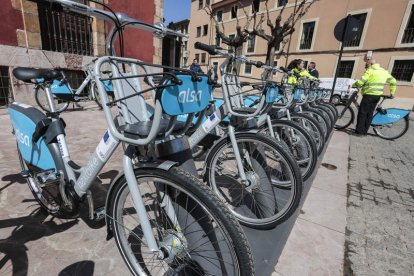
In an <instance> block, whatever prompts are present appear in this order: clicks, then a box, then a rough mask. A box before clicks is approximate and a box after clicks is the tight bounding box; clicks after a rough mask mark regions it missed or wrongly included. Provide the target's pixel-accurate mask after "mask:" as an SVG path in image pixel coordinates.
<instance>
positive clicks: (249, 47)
mask: <svg viewBox="0 0 414 276" xmlns="http://www.w3.org/2000/svg"><path fill="white" fill-rule="evenodd" d="M255 43H256V37H255V36H254V35H253V36H249V38H248V39H247V52H248V53H253V52H254V45H255Z"/></svg>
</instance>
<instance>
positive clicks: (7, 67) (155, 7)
mask: <svg viewBox="0 0 414 276" xmlns="http://www.w3.org/2000/svg"><path fill="white" fill-rule="evenodd" d="M76 1H77V2H80V3H84V4H87V5H90V6H93V7H97V8H100V9H102V7H101V6H100V5H98V4H95V3H92V2H89V1H87V0H76ZM101 1H104V2H105V4H107V5H108V6H109V7H111V9H112V10H114V11H116V12H124V13H126V14H127V15H128V16H130V17H132V18H135V19H138V20H140V21H143V22H147V23H151V24H153V23H155V22H159V21H162V18H163V0H155V1H145V3H142V2H141V1H135V0H127V1H122V3H121V1H117V0H101ZM0 18H2V21H3V24H2V27H1V28H0V108H5V107H6V106H7V103H9V102H10V101H12V100H16V101H22V102H25V103H28V104H35V101H34V97H33V86H32V85H27V84H25V83H22V82H20V81H17V80H16V79H15V78H14V77H13V76H12V74H11V72H12V70H13V68H15V67H17V66H26V67H39V68H62V69H64V70H66V72H67V73H69V76H70V77H71V78H73V79H74V80H73V83H74V84H75V85H76V84H79V83H80V82H81V81H82V78H83V71H82V70H83V69H84V68H85V66H86V65H87V64H88V63H90V62H91V61H92V60H93V59H94V58H95V57H98V56H102V55H105V39H106V35H105V34H106V33H107V31H108V29H109V27H110V26H109V24H108V23H105V22H103V21H102V20H96V19H95V18H91V17H88V16H84V15H79V14H76V13H73V12H69V11H65V10H62V9H60V8H59V7H58V6H51V5H50V4H38V3H35V2H31V1H28V0H4V1H2V9H0ZM137 42H138V43H137ZM138 46H139V47H138ZM161 48H162V43H161V42H160V40H159V39H157V38H153V36H152V34H150V33H147V32H143V31H139V30H133V29H131V30H127V31H126V34H125V55H126V56H128V57H134V58H138V59H141V60H144V61H147V62H154V63H160V62H161V54H162V49H161Z"/></svg>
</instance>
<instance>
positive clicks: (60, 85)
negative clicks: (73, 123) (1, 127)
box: [34, 65, 114, 112]
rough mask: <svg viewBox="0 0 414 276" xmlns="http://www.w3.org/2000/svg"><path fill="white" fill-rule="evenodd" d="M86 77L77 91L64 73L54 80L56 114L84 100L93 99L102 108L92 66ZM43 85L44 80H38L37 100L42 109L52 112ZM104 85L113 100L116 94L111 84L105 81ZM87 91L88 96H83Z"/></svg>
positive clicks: (36, 86) (53, 91)
mask: <svg viewBox="0 0 414 276" xmlns="http://www.w3.org/2000/svg"><path fill="white" fill-rule="evenodd" d="M104 73H109V71H106V72H104ZM85 75H86V77H85V79H84V81H83V82H82V84H81V85H80V86H79V87H78V88H77V89H73V88H72V87H71V86H70V84H69V82H68V80H67V78H66V76H65V73H64V72H63V71H61V78H60V79H55V80H53V82H52V84H51V87H50V88H51V91H52V94H53V100H54V103H55V107H56V112H63V111H65V110H66V109H67V108H68V107H69V104H70V103H71V102H74V103H75V104H77V105H78V103H79V102H80V101H81V100H84V99H92V100H94V101H95V102H96V104H97V105H98V106H99V107H100V108H102V104H101V100H100V97H99V94H98V93H96V91H97V88H96V84H95V80H94V76H93V69H92V68H91V66H90V65H88V67H87V70H86V72H85ZM43 83H44V82H43V80H42V79H39V80H37V81H36V83H35V88H34V89H35V100H36V103H37V104H38V105H39V107H40V108H41V109H43V110H44V111H46V112H51V110H50V109H49V105H48V99H47V95H46V92H45V89H44V87H43ZM104 85H105V90H106V92H107V93H108V95H109V96H111V97H112V98H113V93H114V92H113V87H112V84H111V82H110V81H105V82H104ZM85 90H89V91H88V96H86V97H85V96H81V95H82V94H84V93H85Z"/></svg>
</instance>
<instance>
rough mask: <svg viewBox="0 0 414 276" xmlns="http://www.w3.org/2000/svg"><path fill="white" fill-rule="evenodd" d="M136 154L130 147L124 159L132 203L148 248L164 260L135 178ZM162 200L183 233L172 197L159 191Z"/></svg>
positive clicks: (174, 222)
mask: <svg viewBox="0 0 414 276" xmlns="http://www.w3.org/2000/svg"><path fill="white" fill-rule="evenodd" d="M133 154H134V149H133V146H131V145H129V146H128V147H127V149H126V151H125V154H124V157H123V159H122V162H123V168H124V173H125V179H126V181H127V184H128V188H129V191H130V193H131V197H132V202H133V205H134V208H135V210H136V211H137V215H138V219H139V221H140V224H141V227H142V232H143V234H144V237H145V239H146V242H147V244H148V248H149V249H150V250H151V251H152V252H158V253H159V254H158V257H159V258H163V257H164V256H163V254H162V251H160V249H159V247H158V244H157V241H156V239H155V236H154V234H153V232H152V226H151V223H150V220H149V218H148V216H147V210H146V208H145V204H144V201H143V199H142V194H141V192H140V190H139V186H138V182H137V179H136V177H135V172H134V166H133V163H132V158H133ZM159 192H160V198H161V199H162V200H161V202H160V203H161V207H162V208H163V209H164V210H165V213H166V214H167V216H168V218H169V219H170V220H171V222H172V223H173V225H174V228H175V230H176V231H177V232H181V227H180V226H179V224H178V218H177V215H176V214H175V211H174V207H173V205H172V201H171V198H170V196H169V195H168V194H167V193H164V192H163V191H162V189H159Z"/></svg>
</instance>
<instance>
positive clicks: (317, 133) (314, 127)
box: [290, 113, 325, 155]
mask: <svg viewBox="0 0 414 276" xmlns="http://www.w3.org/2000/svg"><path fill="white" fill-rule="evenodd" d="M290 118H291V120H292V121H293V122H295V123H297V124H299V125H300V126H303V127H304V129H305V130H306V131H308V133H309V134H310V135H311V136H312V138H313V139H314V141H315V143H316V147H317V149H318V155H320V154H321V153H322V151H323V148H324V147H325V138H324V136H323V130H322V128H321V126H320V125H319V123H318V121H316V120H315V118H313V117H312V116H309V115H307V114H304V113H294V114H292V115H290Z"/></svg>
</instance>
